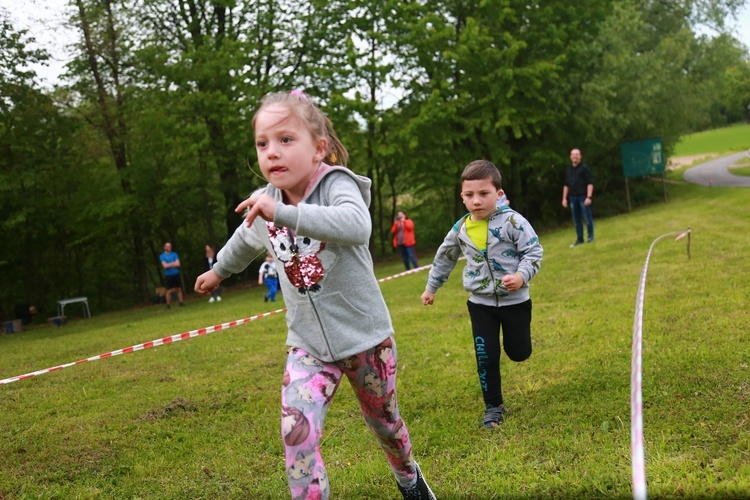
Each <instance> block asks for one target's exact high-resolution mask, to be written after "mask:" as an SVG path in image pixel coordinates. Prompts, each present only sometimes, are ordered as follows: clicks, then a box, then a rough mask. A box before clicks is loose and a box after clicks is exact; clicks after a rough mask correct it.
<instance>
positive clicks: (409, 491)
mask: <svg viewBox="0 0 750 500" xmlns="http://www.w3.org/2000/svg"><path fill="white" fill-rule="evenodd" d="M414 468H416V469H417V483H416V484H415V485H414V486H412V487H411V488H404V487H403V486H401V485H400V484H398V483H397V485H398V491H400V492H401V494H402V495H403V496H404V498H405V499H414V500H437V497H436V496H435V494H434V493H433V492H432V490H431V489H430V487H429V486H428V485H427V481H425V480H424V477H423V476H422V471H421V470H420V469H419V465H418V464H417V462H414Z"/></svg>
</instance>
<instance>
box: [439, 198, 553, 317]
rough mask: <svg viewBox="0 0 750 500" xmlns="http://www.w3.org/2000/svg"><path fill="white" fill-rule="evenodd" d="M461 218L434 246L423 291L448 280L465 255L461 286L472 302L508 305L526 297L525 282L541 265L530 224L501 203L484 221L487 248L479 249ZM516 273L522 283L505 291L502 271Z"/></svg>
mask: <svg viewBox="0 0 750 500" xmlns="http://www.w3.org/2000/svg"><path fill="white" fill-rule="evenodd" d="M469 216H470V214H467V215H465V216H464V217H462V218H461V219H460V220H459V221H458V222H456V224H454V225H453V228H451V230H450V231H449V232H448V235H447V236H446V237H445V240H444V241H443V244H442V245H440V248H438V251H437V254H436V255H435V261H434V262H433V263H432V269H430V275H429V276H428V277H427V290H428V291H430V292H432V293H435V292H437V290H438V288H440V287H441V286H443V284H444V283H445V282H446V281H448V277H449V276H450V273H451V271H452V270H453V268H454V267H455V266H456V263H457V262H458V259H459V257H461V255H462V254H463V255H464V256H465V257H466V267H464V275H463V283H464V288H465V289H466V291H468V292H469V293H470V294H471V295H470V298H469V300H470V301H471V302H474V303H475V304H484V305H488V306H509V305H512V304H520V303H521V302H525V301H527V300H528V299H529V281H530V280H531V278H533V277H534V275H535V274H536V273H537V272H538V271H539V268H540V266H541V264H542V252H543V249H542V245H541V244H540V243H539V238H538V237H537V235H536V232H534V228H533V227H531V224H529V222H528V221H527V220H526V219H525V218H524V217H523V216H522V215H521V214H519V213H518V212H516V211H515V210H513V209H511V208H510V207H508V206H505V205H503V206H502V207H500V208H499V209H498V210H497V211H496V212H495V213H494V214H492V215H491V216H490V218H489V220H488V231H487V248H486V250H484V251H481V250H479V249H478V248H477V247H476V245H474V242H473V241H471V238H469V235H468V234H466V219H467V218H468V217H469ZM513 273H516V274H519V275H520V276H521V277H522V278H523V286H522V287H521V288H520V289H519V290H516V291H515V292H509V291H508V290H507V289H506V288H505V286H503V284H502V281H501V280H502V278H503V276H504V275H506V274H513Z"/></svg>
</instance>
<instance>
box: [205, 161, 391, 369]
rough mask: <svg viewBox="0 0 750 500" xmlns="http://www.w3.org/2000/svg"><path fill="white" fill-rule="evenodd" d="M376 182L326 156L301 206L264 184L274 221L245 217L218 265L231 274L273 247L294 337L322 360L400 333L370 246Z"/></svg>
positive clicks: (290, 336)
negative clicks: (372, 187)
mask: <svg viewBox="0 0 750 500" xmlns="http://www.w3.org/2000/svg"><path fill="white" fill-rule="evenodd" d="M371 184H372V183H371V181H370V180H369V179H367V178H365V177H360V176H358V175H356V174H354V173H353V172H352V171H351V170H348V169H346V168H343V167H332V166H329V165H326V164H321V167H320V170H319V171H318V173H317V174H316V177H315V178H314V179H313V182H312V183H311V186H310V187H309V188H308V190H307V194H306V195H305V197H304V199H303V200H302V201H301V202H300V203H299V204H297V206H292V205H287V204H284V203H283V201H282V193H281V191H280V190H278V189H276V188H275V187H274V186H272V185H271V184H269V185H268V186H266V187H265V188H263V189H262V190H260V191H258V192H259V193H262V192H265V193H266V194H268V195H269V196H271V197H273V198H274V199H275V200H276V202H277V203H278V208H277V209H276V214H275V215H274V220H273V222H266V221H264V220H263V219H261V218H260V217H258V218H257V219H256V220H255V221H254V222H253V224H252V226H251V227H247V224H246V223H245V222H244V221H243V223H242V224H240V226H239V227H238V228H237V230H236V231H235V232H234V234H233V235H232V237H231V238H230V240H229V241H228V242H227V244H226V245H225V246H224V248H222V249H221V251H219V254H218V255H217V262H216V264H215V265H214V268H213V269H214V271H215V272H216V274H217V275H218V276H220V277H222V278H226V277H228V276H229V275H231V274H236V273H239V272H242V271H243V270H244V269H245V268H246V267H247V265H248V264H249V263H250V261H252V260H253V259H254V258H256V257H257V256H258V255H259V254H260V253H261V252H263V251H264V250H268V251H270V252H271V254H272V255H274V261H275V263H276V269H277V271H278V273H279V281H280V283H281V290H282V292H283V294H284V302H285V303H286V305H287V308H288V310H287V314H286V322H287V326H288V328H289V332H288V335H287V344H288V345H289V346H292V347H300V348H302V349H304V350H305V351H307V352H309V353H310V354H312V355H313V356H315V357H316V358H318V359H320V360H322V361H326V362H331V361H338V360H342V359H344V358H346V357H348V356H352V355H354V354H358V353H360V352H363V351H366V350H367V349H369V348H371V347H373V346H376V345H378V344H379V343H381V342H382V341H383V340H385V339H387V338H388V337H390V336H391V335H393V326H392V324H391V317H390V314H389V313H388V308H387V307H386V305H385V300H384V299H383V295H382V293H381V291H380V286H379V285H378V282H377V280H376V278H375V274H374V272H373V263H372V257H371V255H370V251H369V250H368V247H367V245H368V243H369V239H370V231H371V229H372V223H371V220H370V214H369V212H368V210H367V207H368V205H369V203H370V185H371ZM282 270H283V272H282Z"/></svg>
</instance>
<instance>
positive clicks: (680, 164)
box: [666, 153, 719, 170]
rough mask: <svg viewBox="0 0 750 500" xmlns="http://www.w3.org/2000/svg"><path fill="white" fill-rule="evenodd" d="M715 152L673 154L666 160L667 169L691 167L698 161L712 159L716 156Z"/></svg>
mask: <svg viewBox="0 0 750 500" xmlns="http://www.w3.org/2000/svg"><path fill="white" fill-rule="evenodd" d="M718 156H719V155H718V154H717V153H706V154H701V155H688V156H673V157H672V158H670V159H668V160H667V165H666V169H667V170H680V169H681V168H685V167H691V166H693V165H697V164H699V163H703V162H706V161H710V160H713V159H714V158H716V157H718Z"/></svg>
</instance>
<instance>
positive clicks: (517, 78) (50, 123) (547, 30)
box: [0, 0, 750, 316]
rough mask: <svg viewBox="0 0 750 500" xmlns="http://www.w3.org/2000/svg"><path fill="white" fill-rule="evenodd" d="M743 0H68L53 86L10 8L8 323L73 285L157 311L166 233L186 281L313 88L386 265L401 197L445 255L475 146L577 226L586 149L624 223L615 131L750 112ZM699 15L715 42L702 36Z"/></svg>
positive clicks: (696, 126)
mask: <svg viewBox="0 0 750 500" xmlns="http://www.w3.org/2000/svg"><path fill="white" fill-rule="evenodd" d="M738 4H739V2H737V1H735V0H690V1H687V2H681V3H675V2H650V1H642V0H606V1H601V2H578V3H564V2H542V3H536V4H531V3H529V2H524V1H519V0H507V1H503V2H480V1H468V2H467V1H460V2H459V1H455V0H439V1H435V2H404V1H400V0H378V1H374V2H369V3H362V2H352V1H349V0H336V1H323V0H307V1H302V2H290V1H289V0H258V1H248V2H235V1H230V0H222V1H216V0H189V1H188V0H96V1H94V0H75V1H71V2H69V11H68V14H69V22H70V25H71V26H73V27H74V28H75V29H76V34H77V38H76V40H75V43H74V47H73V49H74V54H73V55H74V58H73V60H72V61H71V63H70V64H69V65H68V68H67V73H66V74H65V75H64V78H65V79H64V81H63V82H61V83H60V84H59V85H58V86H57V88H56V89H54V90H52V91H50V90H41V89H38V88H36V87H35V84H34V82H33V77H34V75H33V73H32V72H31V71H29V69H28V68H29V65H30V64H31V63H34V62H37V61H41V60H44V58H45V57H46V55H45V54H44V53H42V52H39V51H34V50H31V49H30V48H29V44H30V42H31V40H32V39H31V38H28V34H26V33H23V32H16V31H14V29H13V27H12V25H11V24H10V23H9V22H8V21H7V19H4V18H3V19H2V20H0V21H2V22H1V23H0V30H2V33H0V34H2V36H1V37H0V96H2V97H0V114H1V116H0V124H1V125H0V127H2V128H1V129H0V147H2V148H3V149H2V152H3V156H2V157H0V164H2V168H3V170H2V172H0V175H2V180H3V183H1V184H0V192H1V193H2V194H3V215H4V220H3V228H4V229H3V230H4V231H5V232H3V234H2V236H3V238H4V239H5V241H8V243H7V245H6V247H7V248H6V250H7V252H5V254H4V256H3V257H2V258H1V259H0V266H5V267H2V270H4V271H6V270H11V269H12V270H17V269H24V270H26V269H28V268H29V267H30V266H27V265H26V264H27V262H28V261H33V266H31V267H33V270H32V271H28V273H27V272H26V271H24V272H15V273H14V274H13V277H12V278H11V279H10V280H9V281H8V286H7V287H5V288H4V289H3V292H2V293H0V298H1V299H2V302H1V303H0V315H2V316H7V315H8V314H9V313H10V310H11V308H12V305H13V304H14V303H18V302H32V303H36V304H37V305H38V306H39V307H41V308H44V309H46V310H47V311H51V310H53V309H54V301H55V300H58V299H60V298H62V297H64V296H68V295H71V294H76V295H87V296H90V297H91V298H92V306H93V307H94V308H95V309H96V310H97V311H101V310H109V309H112V308H115V307H118V306H120V305H124V304H132V303H135V302H144V301H146V300H148V298H149V297H150V296H151V295H152V292H153V288H154V287H156V286H159V285H161V283H162V279H163V278H162V270H161V268H160V266H159V263H158V259H157V256H158V254H159V252H160V248H161V246H162V244H163V242H164V241H165V240H171V241H172V243H173V244H174V245H175V249H176V250H177V251H178V253H179V254H180V257H181V262H182V265H183V272H184V275H185V278H186V280H185V281H186V283H188V284H189V283H190V282H191V281H192V278H193V277H194V276H195V275H197V274H198V273H200V272H202V271H203V270H204V262H203V246H204V245H205V244H206V243H209V242H211V243H214V244H216V245H218V246H221V245H222V244H223V243H224V241H225V240H226V239H227V238H228V236H229V235H230V234H231V233H232V232H233V231H234V229H235V228H236V226H237V224H238V222H239V219H238V217H237V215H236V214H235V213H234V211H233V209H234V207H235V206H236V204H237V203H238V202H239V201H240V200H242V199H243V198H244V197H246V196H247V195H248V194H249V193H251V192H252V191H254V190H255V189H256V188H258V187H259V186H261V185H263V184H264V183H265V181H264V180H263V179H261V178H259V176H258V174H257V171H258V169H257V160H256V157H255V148H254V144H253V143H254V141H253V137H252V130H251V120H252V116H253V114H254V112H255V109H256V107H257V103H258V100H259V99H260V98H261V97H262V96H263V95H265V94H266V93H268V92H270V91H276V90H290V89H292V88H302V89H304V90H305V91H306V92H307V93H308V94H309V95H311V96H312V98H313V99H315V101H316V103H317V104H318V105H319V106H320V107H321V109H322V110H323V111H324V112H325V113H326V114H327V115H328V116H329V117H330V118H331V119H332V121H333V123H334V125H335V128H336V131H337V133H338V135H339V136H340V138H341V139H342V141H343V143H344V144H345V146H346V147H347V148H348V149H349V151H350V153H351V160H350V166H351V168H352V169H353V170H354V171H355V172H357V173H358V174H361V175H366V176H369V177H371V178H372V179H373V190H372V195H373V196H372V198H373V202H372V204H371V207H370V209H371V216H372V220H373V234H372V238H371V245H370V247H371V250H372V252H373V254H375V256H376V257H379V256H384V255H388V254H389V252H390V251H391V247H390V239H391V234H390V225H391V221H392V218H393V215H394V213H395V211H396V210H398V209H406V210H407V211H408V212H409V214H410V216H411V217H412V218H413V219H414V220H415V221H416V225H417V239H418V244H419V246H420V247H421V248H430V247H434V246H436V245H438V244H439V242H440V241H441V240H442V237H443V234H444V231H445V230H446V228H447V227H448V226H449V225H450V223H452V221H454V220H456V219H457V218H458V217H459V216H460V215H461V214H462V213H463V212H464V210H465V209H464V207H463V205H462V204H461V202H460V199H459V197H458V196H457V193H458V185H457V180H458V177H459V175H460V172H461V171H462V170H463V167H464V166H465V165H466V164H467V163H468V162H470V161H472V160H474V159H477V158H486V159H489V160H491V161H493V162H494V163H495V164H496V165H498V167H499V168H500V170H501V172H502V174H503V178H504V188H505V190H506V191H507V193H508V195H509V197H510V199H511V203H512V205H513V207H514V208H516V209H518V210H519V211H520V212H522V213H523V214H524V215H525V216H526V217H527V218H529V220H531V221H532V222H533V223H534V225H535V226H536V227H538V228H540V229H541V228H551V227H557V226H559V225H560V224H562V223H565V222H567V220H568V219H569V212H568V211H567V210H564V209H562V207H561V206H560V199H559V198H560V192H561V183H562V174H563V169H564V167H565V165H566V164H567V162H568V152H569V151H570V149H571V148H573V147H579V148H581V149H582V150H583V154H584V160H585V161H586V162H587V163H588V164H589V165H591V167H592V168H593V170H594V175H595V184H596V193H597V201H596V214H597V216H604V215H611V214H616V213H621V212H622V211H624V210H625V203H624V202H623V200H624V199H625V194H624V188H625V184H624V179H623V178H622V174H621V171H622V169H621V165H620V153H619V145H620V143H621V142H622V141H624V140H633V139H641V138H645V137H651V136H659V137H661V138H662V140H663V143H664V146H665V151H666V152H667V153H668V154H669V153H671V152H672V150H673V149H674V147H675V144H676V142H677V141H678V139H679V137H680V136H681V135H683V134H684V133H685V132H687V131H691V130H701V129H703V128H706V127H709V126H710V127H715V126H717V125H720V124H725V123H734V122H737V121H740V120H742V119H743V118H746V117H747V115H746V114H743V113H746V106H747V102H750V95H748V89H750V85H749V84H748V82H749V81H750V80H748V78H749V77H750V76H749V75H750V69H749V66H748V59H747V53H746V51H744V50H743V48H742V47H741V46H740V45H739V43H738V42H737V40H734V39H733V38H731V37H729V36H727V35H725V34H722V30H723V29H724V28H723V25H722V20H723V19H724V18H725V17H726V16H727V15H728V14H730V13H731V12H733V11H735V10H736V8H737V7H738ZM699 22H700V23H708V25H710V26H712V27H714V28H715V29H716V30H717V36H715V37H705V36H702V35H698V34H696V28H695V27H696V24H697V23H699ZM631 188H632V198H633V200H634V202H635V203H636V206H645V205H648V204H649V203H654V202H656V201H658V200H660V198H661V192H660V187H659V186H658V185H656V184H655V183H651V182H649V181H647V180H643V181H642V182H641V180H638V181H633V183H632V184H631ZM52 214H54V215H52ZM49 217H54V218H55V220H56V221H59V220H64V221H65V224H60V223H59V222H58V223H56V224H49ZM50 226H53V227H50ZM103 258H106V262H107V263H106V264H105V265H102V259H103ZM251 271H252V270H251ZM250 274H252V272H250ZM235 279H236V280H237V281H238V282H239V281H243V278H242V277H240V278H235ZM94 297H96V299H94Z"/></svg>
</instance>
